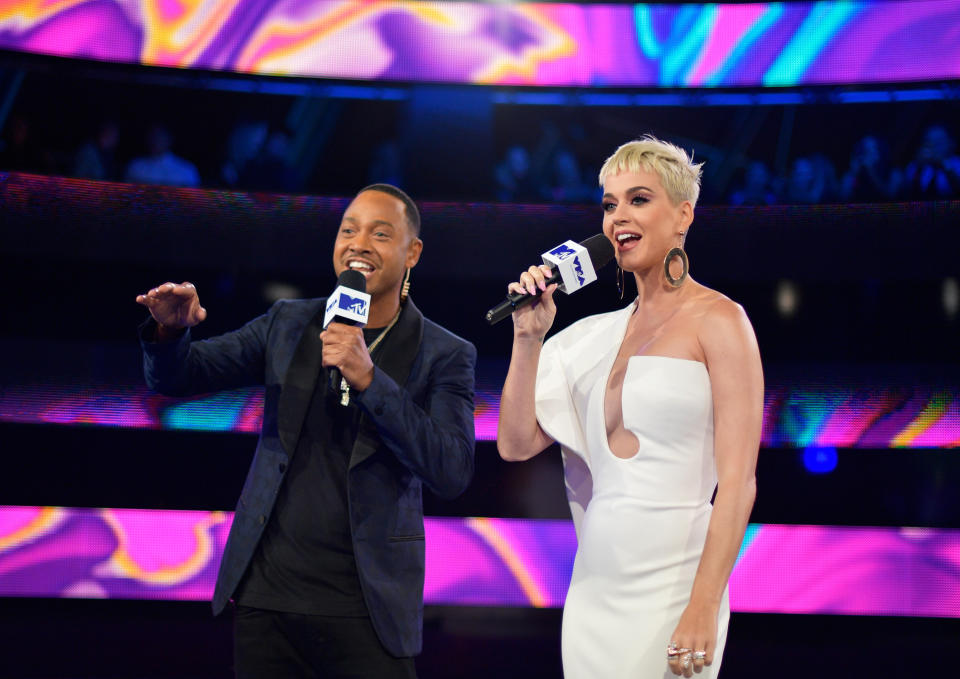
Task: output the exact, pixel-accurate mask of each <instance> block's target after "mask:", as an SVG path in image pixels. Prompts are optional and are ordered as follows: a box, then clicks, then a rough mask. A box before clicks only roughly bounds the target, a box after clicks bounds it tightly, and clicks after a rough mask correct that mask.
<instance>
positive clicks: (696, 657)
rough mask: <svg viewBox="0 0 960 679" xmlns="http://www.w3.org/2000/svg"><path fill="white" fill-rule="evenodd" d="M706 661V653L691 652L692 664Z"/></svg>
mask: <svg viewBox="0 0 960 679" xmlns="http://www.w3.org/2000/svg"><path fill="white" fill-rule="evenodd" d="M706 659H707V652H706V651H694V652H693V661H694V662H704V661H705V660H706Z"/></svg>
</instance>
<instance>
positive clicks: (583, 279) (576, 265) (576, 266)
mask: <svg viewBox="0 0 960 679" xmlns="http://www.w3.org/2000/svg"><path fill="white" fill-rule="evenodd" d="M573 271H574V273H576V274H577V282H578V283H579V284H580V286H581V287H583V286H584V285H586V284H587V275H586V274H585V273H584V272H583V264H581V263H580V258H579V257H574V258H573Z"/></svg>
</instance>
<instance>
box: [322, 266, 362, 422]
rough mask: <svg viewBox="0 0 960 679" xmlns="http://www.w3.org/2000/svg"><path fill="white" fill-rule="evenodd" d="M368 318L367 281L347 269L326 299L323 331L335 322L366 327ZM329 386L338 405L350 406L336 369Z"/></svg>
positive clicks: (342, 381)
mask: <svg viewBox="0 0 960 679" xmlns="http://www.w3.org/2000/svg"><path fill="white" fill-rule="evenodd" d="M369 317H370V295H368V294H367V279H366V278H364V277H363V274H362V273H360V272H359V271H355V270H353V269H347V270H346V271H344V272H343V273H342V274H340V276H339V277H338V278H337V287H336V289H334V291H333V294H331V295H330V297H328V298H327V310H326V312H325V313H324V315H323V329H324V330H326V329H327V326H329V325H330V324H331V323H333V322H334V321H336V322H337V323H343V324H345V325H360V326H363V325H366V324H367V319H368V318H369ZM330 386H331V388H333V389H334V390H335V391H339V392H340V405H343V406H345V405H349V404H350V385H349V384H347V381H346V380H345V379H343V375H341V374H340V371H339V370H338V369H337V368H335V367H334V368H330Z"/></svg>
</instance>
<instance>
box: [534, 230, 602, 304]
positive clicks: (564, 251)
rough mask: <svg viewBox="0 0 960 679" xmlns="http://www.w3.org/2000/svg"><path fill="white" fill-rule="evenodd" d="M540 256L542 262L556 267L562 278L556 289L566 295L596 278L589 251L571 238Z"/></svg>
mask: <svg viewBox="0 0 960 679" xmlns="http://www.w3.org/2000/svg"><path fill="white" fill-rule="evenodd" d="M542 257H543V263H544V264H548V265H550V266H552V267H555V268H556V271H557V273H559V274H560V278H561V280H563V283H561V284H560V286H559V287H558V289H559V290H562V291H563V292H565V293H567V294H568V295H569V294H570V293H573V292H576V291H577V290H579V289H580V288H582V287H583V286H585V285H589V284H590V283H593V282H594V281H595V280H597V272H596V271H595V270H594V268H593V262H592V261H591V259H590V253H589V252H587V249H586V248H585V247H583V246H582V245H580V244H579V243H574V242H573V241H572V240H568V241H566V242H564V243H562V244H560V245H558V246H557V247H555V248H553V249H552V250H549V251H547V252H544V253H543V255H542Z"/></svg>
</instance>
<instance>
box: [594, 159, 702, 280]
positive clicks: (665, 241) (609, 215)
mask: <svg viewBox="0 0 960 679" xmlns="http://www.w3.org/2000/svg"><path fill="white" fill-rule="evenodd" d="M602 206H603V233H604V234H606V236H607V238H609V239H610V242H611V243H613V247H614V251H615V252H616V257H617V264H619V265H620V268H621V269H623V270H624V271H631V272H633V273H638V274H642V273H644V272H645V271H648V270H650V269H651V268H652V267H662V266H663V258H664V257H665V256H666V254H667V251H668V250H670V248H673V247H677V246H678V245H680V244H681V237H680V233H681V232H686V230H687V227H688V226H689V225H690V222H692V221H693V207H692V206H691V205H690V201H683V202H682V203H680V204H679V205H674V204H673V202H672V201H671V200H670V197H669V196H668V195H667V192H666V190H665V189H664V188H663V185H662V184H661V183H660V177H659V176H657V174H656V173H655V172H647V171H646V170H641V171H640V172H623V173H621V174H618V175H615V176H612V177H607V180H606V181H605V182H604V184H603V199H602Z"/></svg>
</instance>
